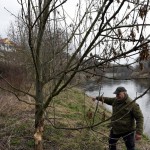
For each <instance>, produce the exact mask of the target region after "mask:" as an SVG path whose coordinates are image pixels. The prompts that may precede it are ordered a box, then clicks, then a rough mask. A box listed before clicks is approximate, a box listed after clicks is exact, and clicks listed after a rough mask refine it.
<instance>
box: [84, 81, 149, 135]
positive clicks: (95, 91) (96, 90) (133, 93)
mask: <svg viewBox="0 0 150 150" xmlns="http://www.w3.org/2000/svg"><path fill="white" fill-rule="evenodd" d="M118 86H124V87H125V88H126V89H127V93H128V95H129V96H130V97H131V98H132V99H134V98H136V97H137V96H139V95H140V94H142V93H143V92H144V91H145V90H146V89H147V88H148V86H150V80H138V81H135V80H132V81H128V80H117V81H114V80H111V81H110V80H109V81H103V82H102V83H101V84H100V85H98V84H96V83H89V84H88V85H87V86H86V89H85V90H86V94H87V95H89V96H91V97H96V96H98V95H101V94H103V96H107V97H114V96H115V95H114V94H113V92H114V91H115V89H116V88H117V87H118ZM136 102H137V103H138V104H139V105H140V108H141V110H142V112H143V115H144V133H145V134H146V135H147V136H149V137H150V91H149V92H148V93H147V94H145V95H144V96H143V97H142V98H140V99H138V100H137V101H136ZM105 107H106V108H107V109H108V110H110V111H111V107H110V106H108V105H105Z"/></svg>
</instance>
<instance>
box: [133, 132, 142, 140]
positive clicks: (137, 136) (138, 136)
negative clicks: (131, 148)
mask: <svg viewBox="0 0 150 150" xmlns="http://www.w3.org/2000/svg"><path fill="white" fill-rule="evenodd" d="M141 138H142V135H141V134H138V133H136V134H135V140H136V141H138V140H141Z"/></svg>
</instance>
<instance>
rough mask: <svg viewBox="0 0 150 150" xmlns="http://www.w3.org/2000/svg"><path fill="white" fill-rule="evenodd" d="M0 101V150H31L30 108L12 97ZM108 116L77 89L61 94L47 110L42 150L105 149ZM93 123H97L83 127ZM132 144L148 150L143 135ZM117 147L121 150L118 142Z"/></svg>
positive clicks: (32, 115)
mask: <svg viewBox="0 0 150 150" xmlns="http://www.w3.org/2000/svg"><path fill="white" fill-rule="evenodd" d="M0 100H1V101H0V131H1V132H0V150H6V149H10V150H21V149H23V150H33V147H34V140H33V133H34V107H33V106H31V105H27V104H25V103H20V102H19V101H17V100H16V99H15V98H14V97H13V96H12V95H3V96H1V99H0ZM97 106H98V107H97ZM96 108H97V109H96ZM95 109H96V111H95ZM110 115H111V114H110V113H109V112H108V111H107V110H106V109H105V108H104V107H103V106H102V105H101V104H100V103H93V101H92V100H91V97H89V96H87V95H85V93H84V92H83V91H82V90H80V89H77V88H73V89H69V90H67V91H64V92H62V93H61V94H60V95H58V96H57V97H55V99H54V101H53V103H52V104H51V106H50V107H49V109H48V110H47V117H46V120H45V129H44V130H45V132H44V139H43V140H44V150H50V149H55V150H68V149H69V150H84V149H86V150H106V149H108V143H107V141H108V136H109V127H108V126H109V122H103V121H104V120H106V119H107V118H109V117H110ZM93 122H94V124H97V123H100V122H101V123H100V125H98V126H96V127H93V128H92V129H91V128H87V127H89V126H90V125H92V124H93ZM102 122H103V123H102ZM85 127H86V128H85ZM75 129H76V130H75ZM136 145H137V149H138V150H148V149H150V141H149V139H148V138H147V137H146V136H145V135H143V139H142V140H141V141H139V142H137V143H136ZM118 148H119V150H123V149H125V146H124V143H123V141H122V140H121V141H120V142H119V143H118Z"/></svg>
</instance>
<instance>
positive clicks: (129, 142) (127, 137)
mask: <svg viewBox="0 0 150 150" xmlns="http://www.w3.org/2000/svg"><path fill="white" fill-rule="evenodd" d="M121 137H122V138H123V140H124V142H125V145H126V148H127V150H135V139H134V131H133V132H130V133H125V134H113V132H112V130H111V131H110V136H109V150H116V143H117V141H118V140H119V138H121Z"/></svg>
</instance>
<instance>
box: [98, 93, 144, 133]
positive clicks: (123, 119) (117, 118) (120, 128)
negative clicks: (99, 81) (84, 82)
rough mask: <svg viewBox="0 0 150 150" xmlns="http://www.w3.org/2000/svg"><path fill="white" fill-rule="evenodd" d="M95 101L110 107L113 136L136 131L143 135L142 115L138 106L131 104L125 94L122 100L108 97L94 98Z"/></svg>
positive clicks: (134, 103)
mask: <svg viewBox="0 0 150 150" xmlns="http://www.w3.org/2000/svg"><path fill="white" fill-rule="evenodd" d="M96 99H97V100H99V101H103V102H104V103H106V104H108V105H112V117H111V127H112V130H113V133H114V134H123V133H128V132H132V131H136V133H138V134H142V133H143V121H144V118H143V114H142V112H141V110H140V107H139V105H138V104H137V103H136V102H132V100H131V98H130V97H129V96H128V95H127V94H126V96H125V98H124V99H123V100H117V99H116V98H108V97H96Z"/></svg>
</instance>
